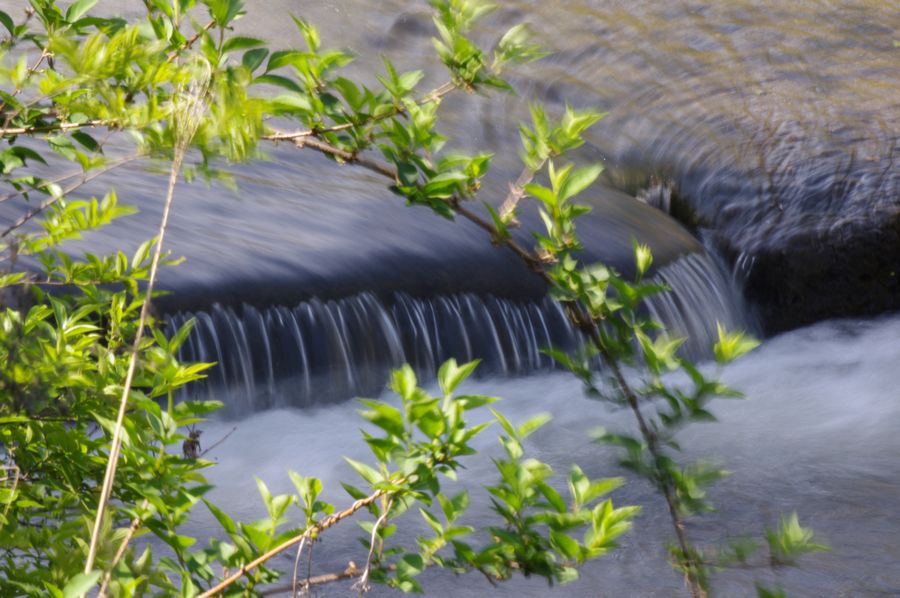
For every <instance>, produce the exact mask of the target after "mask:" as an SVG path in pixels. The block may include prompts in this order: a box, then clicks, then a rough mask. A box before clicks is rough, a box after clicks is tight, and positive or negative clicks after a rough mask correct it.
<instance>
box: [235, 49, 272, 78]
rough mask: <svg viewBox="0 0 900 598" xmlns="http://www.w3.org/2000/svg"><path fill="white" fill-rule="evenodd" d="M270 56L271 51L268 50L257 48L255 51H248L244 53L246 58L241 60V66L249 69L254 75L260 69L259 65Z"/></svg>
mask: <svg viewBox="0 0 900 598" xmlns="http://www.w3.org/2000/svg"><path fill="white" fill-rule="evenodd" d="M268 55H269V50H268V49H267V48H256V49H255V50H248V51H246V52H244V56H243V57H242V58H241V64H243V65H244V66H245V67H247V69H248V70H249V71H250V72H251V73H252V72H253V71H255V70H256V69H258V68H259V65H261V64H262V63H263V61H264V60H265V59H266V56H268Z"/></svg>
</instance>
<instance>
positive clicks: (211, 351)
mask: <svg viewBox="0 0 900 598" xmlns="http://www.w3.org/2000/svg"><path fill="white" fill-rule="evenodd" d="M656 280H657V281H659V282H662V283H664V284H666V285H667V286H668V287H669V288H670V289H671V290H670V291H669V292H665V293H662V294H659V295H657V296H655V297H653V298H652V299H651V300H650V301H648V305H647V307H648V310H649V312H650V314H651V315H652V316H653V317H655V318H656V319H657V320H659V321H660V322H663V323H664V324H666V326H667V327H668V328H669V329H670V330H671V331H672V333H673V334H675V335H678V336H683V337H685V338H686V339H687V341H686V345H685V349H684V350H685V351H686V352H687V354H689V355H692V356H703V355H707V354H708V353H709V348H710V347H711V346H712V344H713V342H714V340H715V334H716V323H717V322H719V323H721V324H722V325H723V326H725V327H727V328H728V329H730V330H735V329H743V330H749V331H751V332H752V331H753V328H754V325H753V322H752V318H750V317H749V316H748V315H747V311H746V309H745V308H744V306H743V301H742V299H741V296H740V292H739V290H738V288H737V287H736V285H735V283H734V281H732V280H731V279H730V276H729V275H728V273H727V271H726V270H725V268H724V267H723V266H722V264H720V263H719V261H718V260H716V259H715V258H713V257H710V256H709V255H707V254H702V253H691V254H687V255H685V256H684V257H682V258H681V259H679V260H676V261H675V262H673V263H671V264H670V265H668V266H666V267H665V268H662V269H661V270H660V271H659V272H658V273H657V275H656ZM191 318H193V320H194V322H195V327H194V330H193V331H192V334H191V335H190V336H189V337H188V340H187V342H186V343H185V345H184V346H183V347H182V350H181V353H180V357H181V359H182V360H184V361H205V362H214V363H216V364H217V367H215V368H214V369H213V370H212V371H211V372H210V377H209V380H208V381H206V382H205V383H199V384H195V385H194V386H193V387H191V388H189V389H188V391H187V393H188V395H189V396H204V395H207V396H208V395H212V396H217V397H222V398H224V399H225V401H226V404H227V405H228V406H229V409H230V412H231V413H242V412H247V411H253V410H258V409H265V408H269V407H274V406H288V405H290V406H309V405H312V404H315V403H322V402H326V401H334V400H340V399H348V398H351V397H353V396H358V395H364V394H373V393H377V392H379V390H380V389H381V388H383V387H384V384H385V381H386V380H387V377H388V372H389V371H390V370H391V369H392V368H395V367H398V366H399V365H401V364H403V363H409V364H411V365H412V366H413V368H414V369H415V370H416V372H417V373H418V374H419V375H420V376H421V377H423V378H425V379H428V378H431V377H433V376H434V373H435V372H436V371H437V368H438V367H439V366H440V364H441V363H443V362H444V361H445V360H447V359H449V358H451V357H454V358H456V359H457V360H459V361H470V360H472V359H480V360H482V365H481V368H480V370H479V371H480V373H481V374H482V375H484V374H503V375H512V374H527V373H530V372H536V371H546V370H549V369H552V368H553V365H554V363H553V360H552V359H551V358H550V357H549V356H547V355H546V354H545V353H544V352H543V350H544V349H547V348H551V347H552V348H557V349H562V350H567V351H568V350H572V349H575V348H577V347H578V346H579V344H580V340H579V337H578V334H577V332H576V331H575V330H574V328H573V327H572V325H571V324H570V323H569V322H568V320H567V319H566V316H565V314H564V313H563V311H562V309H561V308H560V306H559V304H557V303H556V302H554V301H552V300H550V299H545V300H543V301H541V302H522V301H513V300H509V299H501V298H497V297H493V296H487V297H480V296H477V295H473V294H458V295H451V296H439V297H434V298H422V299H418V298H413V297H410V296H409V295H406V294H403V293H397V294H395V295H394V296H393V297H392V298H391V300H390V301H384V300H381V299H379V298H378V297H377V296H376V295H375V294H374V293H362V294H359V295H355V296H352V297H347V298H344V299H341V300H336V301H327V302H323V301H319V300H317V299H312V300H310V301H304V302H302V303H300V304H299V305H296V306H294V307H293V308H288V307H284V306H275V307H269V308H267V309H263V310H259V309H256V308H254V307H252V306H250V305H244V306H242V307H241V308H240V309H239V310H235V309H232V308H229V307H222V306H214V307H213V308H212V309H211V310H209V311H203V312H197V313H190V312H188V313H180V314H176V315H174V316H171V317H170V318H169V320H168V325H169V328H170V330H172V329H174V328H176V327H179V326H181V325H183V324H184V323H185V322H186V321H187V320H189V319H191Z"/></svg>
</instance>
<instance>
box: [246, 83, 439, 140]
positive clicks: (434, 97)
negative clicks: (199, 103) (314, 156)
mask: <svg viewBox="0 0 900 598" xmlns="http://www.w3.org/2000/svg"><path fill="white" fill-rule="evenodd" d="M456 88H457V84H456V83H454V82H453V81H447V82H446V83H444V84H443V85H440V86H439V87H436V88H434V89H433V90H431V91H430V92H428V93H427V94H425V95H424V96H423V97H422V98H421V99H419V100H418V101H417V102H416V103H417V104H419V105H420V106H423V105H425V104H430V103H432V102H438V101H440V100H441V99H442V98H443V97H444V96H446V95H447V94H449V93H451V92H453V91H454V90H456ZM405 112H406V109H405V108H404V107H403V106H395V107H394V109H393V110H391V111H390V112H388V113H386V114H383V115H381V116H378V117H370V118H368V119H366V120H365V121H364V122H362V123H343V124H340V125H334V126H331V127H326V128H324V129H304V130H301V131H293V132H287V131H275V132H273V133H270V134H269V135H263V137H262V139H265V140H266V141H294V140H295V139H302V138H304V137H320V136H321V135H324V134H326V133H339V132H340V131H346V130H347V129H354V128H357V127H362V126H365V125H370V124H374V123H377V122H381V121H382V120H387V119H389V118H393V117H395V116H398V115H400V114H404V113H405Z"/></svg>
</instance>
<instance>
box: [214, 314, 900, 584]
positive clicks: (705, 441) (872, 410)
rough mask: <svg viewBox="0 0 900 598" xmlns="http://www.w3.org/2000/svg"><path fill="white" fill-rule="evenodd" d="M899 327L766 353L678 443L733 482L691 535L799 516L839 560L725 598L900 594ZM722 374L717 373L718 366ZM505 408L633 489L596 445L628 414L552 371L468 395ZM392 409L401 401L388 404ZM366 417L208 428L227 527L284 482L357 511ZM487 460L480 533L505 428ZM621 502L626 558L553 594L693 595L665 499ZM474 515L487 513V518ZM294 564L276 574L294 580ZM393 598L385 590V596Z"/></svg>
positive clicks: (327, 544)
mask: <svg viewBox="0 0 900 598" xmlns="http://www.w3.org/2000/svg"><path fill="white" fill-rule="evenodd" d="M898 338H900V317H898V316H894V317H891V318H887V319H882V320H875V321H868V322H860V321H838V322H826V323H823V324H819V325H817V326H813V327H811V328H805V329H801V330H797V331H794V332H791V333H787V334H784V335H782V336H779V337H776V338H773V339H770V340H768V341H766V342H765V343H764V344H763V345H762V347H760V348H759V349H757V350H756V351H755V352H753V353H751V354H750V355H748V356H747V357H745V358H743V359H741V360H740V361H738V362H737V363H735V364H732V365H730V366H728V367H727V368H726V369H725V371H724V379H725V381H726V382H727V383H729V384H730V385H732V386H734V387H735V388H738V389H740V390H742V391H743V392H745V393H746V394H747V398H746V400H740V401H736V400H721V401H718V402H715V403H714V404H713V411H714V412H715V413H716V415H718V416H719V418H720V420H721V421H720V422H719V423H712V424H696V425H693V426H691V427H689V428H688V429H687V430H685V431H684V432H683V433H682V434H681V435H680V439H681V440H682V444H683V445H684V447H685V448H686V450H687V452H688V454H687V455H686V458H702V457H707V458H713V459H715V460H717V461H718V462H720V463H721V464H722V465H723V466H724V467H726V468H727V469H729V470H731V471H732V472H733V473H732V475H731V476H730V477H728V478H726V479H725V480H723V481H721V482H719V483H717V484H716V485H715V486H714V487H713V489H712V491H711V498H712V500H713V502H714V503H715V505H716V506H717V508H718V511H717V512H715V513H711V514H707V515H704V516H703V517H701V518H699V519H697V520H696V521H695V522H692V523H691V525H690V533H691V535H692V537H693V538H694V539H696V540H697V541H698V542H699V543H701V544H702V543H707V542H709V543H711V542H715V541H721V540H724V539H726V538H728V537H732V536H734V535H736V534H743V533H749V534H754V535H755V536H756V537H757V538H760V537H761V532H762V529H763V527H764V526H766V525H769V526H771V525H774V524H775V523H776V522H777V520H778V517H779V515H780V514H781V513H790V512H793V511H796V512H797V513H798V515H799V516H800V520H801V522H802V523H804V524H806V525H809V526H811V527H813V528H814V529H815V530H816V531H817V532H818V533H819V534H820V535H821V537H822V539H824V540H825V541H826V542H827V543H828V544H829V545H830V546H831V551H830V552H829V553H826V554H821V555H812V556H809V557H805V558H803V559H801V566H800V567H799V568H787V569H783V570H779V571H778V572H777V573H776V574H773V573H771V572H769V571H768V570H765V569H762V570H758V571H747V570H737V571H729V572H723V573H720V574H718V575H717V576H716V577H715V579H716V582H715V585H716V589H717V590H718V592H717V594H716V595H720V596H747V595H750V594H751V593H752V582H753V580H761V581H767V582H773V581H775V580H776V576H777V580H778V581H780V582H781V583H783V584H784V585H785V586H786V589H787V590H788V593H789V595H791V596H798V597H813V596H816V597H819V596H887V595H893V594H895V593H896V591H897V589H898V588H900V569H898V568H897V566H896V564H897V562H900V548H898V545H897V541H896V539H897V538H898V537H900V519H898V518H897V516H896V505H898V504H900V485H898V484H897V483H896V480H897V479H898V476H900V460H898V459H897V455H900V435H898V434H897V422H898V421H900V402H898V401H897V391H896V389H897V388H900V369H898V368H897V367H896V364H897V363H900V343H898V342H897V339H898ZM710 367H711V366H710ZM467 388H468V390H472V391H475V392H480V393H490V394H496V395H499V396H501V397H502V398H503V401H501V402H500V403H499V404H498V406H499V407H500V408H501V409H503V410H504V411H505V412H506V413H507V414H509V415H510V416H511V417H512V418H513V420H514V421H522V420H524V419H525V418H527V417H528V416H530V415H533V414H535V413H538V412H544V411H548V412H550V413H552V414H553V415H554V421H552V422H551V423H550V424H548V425H547V426H546V427H545V428H544V429H543V430H541V431H540V432H539V433H538V434H536V435H535V436H534V437H533V438H532V439H531V442H529V447H528V448H529V450H530V451H533V454H534V456H536V457H538V458H540V459H543V460H546V461H547V462H549V463H551V464H552V465H553V466H554V468H555V469H556V471H557V472H560V473H563V472H565V471H566V469H567V467H568V465H569V464H571V463H573V462H575V463H578V464H580V465H581V466H582V467H583V468H584V469H585V470H586V472H587V473H589V474H590V475H592V476H604V475H621V474H622V472H621V471H619V470H618V469H617V467H616V456H615V453H614V452H613V451H612V450H611V449H609V448H604V447H601V446H600V445H597V444H594V443H592V442H591V441H590V432H591V430H592V429H593V428H595V427H597V426H605V427H607V428H609V429H612V430H615V429H622V428H630V427H632V426H633V423H632V422H631V419H630V417H629V415H628V414H627V413H625V412H610V411H609V410H608V408H606V407H605V406H604V405H602V404H601V403H598V402H596V401H592V400H589V399H586V398H584V397H583V395H582V392H581V388H580V386H579V384H578V382H577V381H575V380H574V379H573V378H572V377H571V376H569V375H567V374H564V373H542V374H534V375H531V376H526V377H519V378H513V379H503V378H488V379H483V380H479V381H475V382H472V383H470V385H469V386H468V387H467ZM383 399H384V400H387V401H394V400H395V399H394V397H391V396H389V395H387V394H385V395H383ZM356 409H357V405H355V404H354V403H352V402H351V403H347V402H345V403H340V404H335V405H329V406H322V407H318V408H315V409H277V410H269V411H264V412H260V413H257V414H255V415H252V416H249V417H247V418H245V419H243V420H241V421H239V422H234V421H225V420H222V421H217V422H210V423H208V424H206V426H205V433H204V436H203V438H204V439H205V440H206V441H207V442H208V443H210V444H211V443H213V442H215V441H216V440H217V439H219V438H221V437H222V436H224V435H225V434H226V433H228V431H229V430H231V429H232V427H234V426H235V425H236V426H237V430H236V431H235V432H234V433H233V434H232V435H231V436H230V437H228V439H227V440H226V441H225V442H224V443H223V444H222V445H220V446H219V447H217V448H215V449H214V450H213V451H212V453H211V454H210V455H209V456H210V457H211V458H215V459H216V460H217V461H218V465H217V467H215V468H213V469H211V470H210V473H209V476H210V479H211V481H212V482H213V483H215V484H216V485H217V486H218V487H217V488H216V490H215V491H214V493H213V499H214V500H215V501H216V502H217V503H218V504H220V505H221V506H224V507H225V508H226V509H227V510H228V511H229V512H230V513H233V514H235V515H236V516H239V517H244V518H247V519H252V518H255V517H259V516H262V515H263V513H264V508H263V506H262V503H261V502H260V500H259V499H258V498H257V491H256V488H255V484H254V481H253V476H254V475H256V476H259V477H260V478H262V479H263V480H264V481H265V482H266V483H267V484H269V485H270V487H271V488H272V489H273V491H279V492H289V491H291V485H290V481H289V480H288V477H287V474H286V470H287V469H294V470H296V471H298V472H300V473H303V474H305V475H315V476H318V477H320V478H322V480H323V483H324V485H325V487H326V488H328V489H329V491H328V492H327V496H326V498H327V499H329V500H332V501H334V502H336V503H337V504H338V505H342V504H346V503H349V502H350V500H349V498H348V497H346V496H345V495H344V494H343V492H342V491H341V490H340V487H339V481H341V480H344V481H346V480H353V479H354V478H355V476H356V474H355V473H354V472H353V470H352V469H351V468H350V467H349V466H348V465H346V464H344V463H343V462H342V459H341V457H342V456H349V457H351V458H356V459H365V458H366V455H367V450H366V447H365V444H364V442H363V441H362V438H361V436H360V433H359V430H358V428H359V427H364V424H365V422H364V421H363V420H362V419H361V418H359V417H358V416H357V415H356V414H355V410H356ZM478 448H480V449H483V451H484V454H481V455H479V456H477V457H473V458H472V462H471V463H470V464H469V465H468V469H467V470H466V471H464V472H462V473H461V477H463V478H464V479H465V480H466V482H465V484H466V486H468V487H471V488H472V498H473V501H472V502H473V507H472V512H471V513H470V517H469V521H470V522H471V523H473V524H474V525H476V526H477V525H479V524H482V523H484V522H486V521H487V520H488V518H489V517H490V513H489V510H488V509H489V506H488V497H487V494H486V492H484V491H483V490H480V489H478V487H479V486H480V485H481V484H483V483H487V482H489V481H490V480H491V479H492V476H493V471H492V468H491V464H490V461H489V458H490V457H491V456H494V455H497V454H499V445H497V442H496V440H495V437H494V430H492V429H490V428H489V429H488V431H486V432H485V433H484V434H483V436H482V437H481V438H480V441H479V442H478ZM613 498H614V500H615V501H617V502H619V503H621V504H626V503H637V504H641V505H643V506H644V512H643V514H642V515H641V517H640V518H639V519H638V520H637V522H636V526H635V530H634V531H633V532H631V533H630V534H629V535H627V536H626V537H625V539H624V540H623V546H622V548H621V549H620V550H619V551H617V552H615V553H614V554H612V555H610V556H608V557H605V558H604V559H601V560H600V561H598V562H597V563H595V564H592V565H590V566H589V567H588V568H587V569H586V570H585V571H584V575H583V579H582V580H580V581H578V582H577V583H575V584H572V585H569V586H563V587H560V588H556V589H555V590H554V591H553V594H554V595H559V596H604V597H611V598H613V597H621V596H642V597H660V598H662V597H669V596H673V595H681V592H682V583H681V580H680V579H679V577H678V575H677V574H675V573H673V572H672V571H671V569H670V567H669V565H668V563H667V562H666V558H665V549H664V547H663V543H664V542H665V541H666V540H668V539H669V538H670V533H669V531H670V527H669V522H668V520H667V515H666V513H665V511H664V505H663V504H662V502H661V499H660V497H659V496H658V495H657V494H656V493H655V492H654V491H653V490H652V489H650V488H649V487H648V486H647V485H646V484H645V483H643V482H641V481H630V482H628V483H627V484H626V485H625V486H624V487H623V488H622V489H620V490H618V491H616V492H615V493H614V494H613ZM474 505H477V506H474ZM416 517H417V516H416V514H415V513H413V514H412V516H410V517H407V519H408V524H404V525H401V530H402V532H403V533H405V534H406V535H405V536H404V537H405V538H406V539H410V537H413V538H414V536H415V534H416V533H418V532H419V531H424V530H419V528H418V525H419V523H418V522H417V521H416ZM196 525H197V526H198V528H199V529H198V530H197V531H199V532H200V533H201V535H203V537H205V536H206V535H213V534H217V533H218V531H217V530H216V528H215V526H214V523H213V522H212V521H211V518H209V517H205V516H201V517H200V518H199V519H198V521H197V523H196ZM361 535H362V532H361V531H360V530H359V529H358V528H356V527H355V526H354V525H353V524H352V523H351V524H348V525H345V526H343V527H342V528H340V529H335V530H333V533H332V532H329V533H328V534H327V535H326V536H325V537H324V539H323V542H322V543H321V544H320V545H317V547H316V550H315V555H316V556H315V560H314V562H315V568H314V572H328V571H338V570H342V569H343V568H344V567H345V566H346V564H347V560H350V559H352V560H355V561H356V562H357V563H359V562H361V561H362V560H364V558H365V555H364V552H363V549H362V548H361V547H360V545H359V544H358V543H357V542H356V538H357V537H359V536H361ZM292 558H293V555H285V556H283V557H281V560H279V561H278V563H277V566H278V567H280V568H282V569H285V570H289V569H290V567H291V566H292ZM428 575H429V576H432V575H433V577H431V578H428V579H426V583H425V587H426V588H428V594H429V595H430V596H441V597H445V596H448V597H449V596H460V597H462V596H483V595H487V594H489V595H492V596H545V595H547V586H546V585H545V584H544V583H543V582H542V581H540V580H527V579H517V580H515V581H513V582H511V583H509V584H503V585H501V586H500V587H498V588H493V587H491V586H490V585H488V583H487V582H486V581H485V580H484V578H482V577H481V576H478V575H473V576H468V577H464V578H456V577H454V576H452V575H450V574H447V573H439V574H431V573H429V574H428ZM348 591H349V590H348V589H347V587H339V588H322V589H320V590H318V595H319V596H331V595H333V596H345V595H347V593H348ZM386 593H387V592H386V591H385V590H383V589H381V588H376V595H383V594H386Z"/></svg>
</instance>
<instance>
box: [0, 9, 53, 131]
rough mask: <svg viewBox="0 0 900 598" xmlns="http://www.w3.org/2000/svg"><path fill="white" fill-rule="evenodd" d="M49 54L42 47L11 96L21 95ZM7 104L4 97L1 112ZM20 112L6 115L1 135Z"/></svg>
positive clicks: (0, 106)
mask: <svg viewBox="0 0 900 598" xmlns="http://www.w3.org/2000/svg"><path fill="white" fill-rule="evenodd" d="M29 18H30V17H29ZM48 56H50V52H49V51H48V50H47V48H42V49H41V55H40V56H39V57H38V59H37V61H35V63H34V64H33V65H32V66H31V67H30V68H29V69H28V71H27V72H26V73H25V78H24V80H23V81H22V83H20V84H19V85H18V86H17V87H16V88H15V89H14V90H13V92H12V93H11V94H10V97H12V98H14V97H16V96H17V95H19V94H20V93H22V89H23V87H22V86H23V85H24V84H25V83H27V82H28V81H29V80H30V79H31V77H33V76H34V74H35V73H36V72H37V70H38V69H39V68H41V64H43V63H44V60H46V59H47V57H48ZM6 104H7V100H6V99H4V100H3V102H2V103H0V113H2V112H3V109H4V108H6ZM20 112H21V108H20V109H19V110H15V111H13V112H11V113H10V114H9V115H8V116H7V117H6V119H4V121H3V131H2V134H0V137H6V131H7V127H9V123H11V122H12V120H13V119H14V118H15V117H16V116H18V115H19V113H20Z"/></svg>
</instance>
